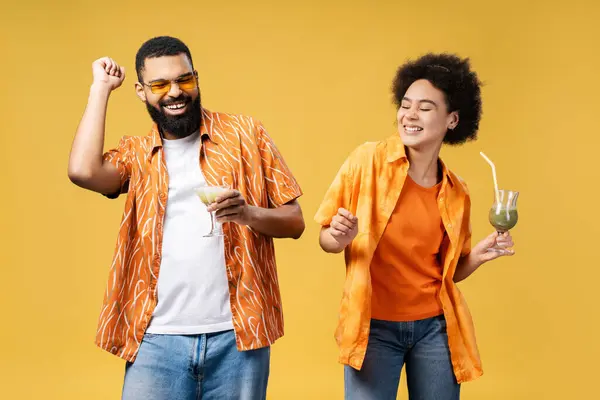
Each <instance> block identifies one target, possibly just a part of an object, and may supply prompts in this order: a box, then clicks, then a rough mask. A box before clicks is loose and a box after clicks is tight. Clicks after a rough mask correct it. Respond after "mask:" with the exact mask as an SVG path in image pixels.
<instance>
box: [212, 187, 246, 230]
mask: <svg viewBox="0 0 600 400" xmlns="http://www.w3.org/2000/svg"><path fill="white" fill-rule="evenodd" d="M207 211H208V212H213V211H216V213H215V215H216V216H217V221H218V222H221V223H222V222H235V223H238V224H240V225H249V224H250V222H251V219H252V215H251V214H252V212H251V211H250V206H249V205H248V204H247V203H246V199H244V196H242V194H241V193H240V192H239V191H237V190H233V189H229V190H227V191H226V192H225V193H223V194H222V195H219V196H218V197H217V198H216V199H215V202H214V203H212V204H211V205H210V206H208V208H207Z"/></svg>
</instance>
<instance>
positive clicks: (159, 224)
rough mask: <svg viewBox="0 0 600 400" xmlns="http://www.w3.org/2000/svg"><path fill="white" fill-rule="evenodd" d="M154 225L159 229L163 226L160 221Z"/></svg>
mask: <svg viewBox="0 0 600 400" xmlns="http://www.w3.org/2000/svg"><path fill="white" fill-rule="evenodd" d="M156 227H157V228H158V229H159V230H162V228H163V225H162V223H160V222H159V223H158V224H157V225H156Z"/></svg>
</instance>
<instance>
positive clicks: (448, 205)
mask: <svg viewBox="0 0 600 400" xmlns="http://www.w3.org/2000/svg"><path fill="white" fill-rule="evenodd" d="M480 85H481V83H480V81H479V79H478V77H477V75H476V74H475V72H473V71H471V68H470V65H469V60H468V59H460V58H459V57H457V56H455V55H450V54H427V55H425V56H423V57H421V58H419V59H418V60H416V61H412V62H408V63H406V64H405V65H403V66H401V67H400V68H399V70H398V72H397V74H396V77H395V79H394V83H393V94H394V99H395V103H396V105H397V107H398V113H397V122H398V134H394V135H393V136H392V137H389V138H388V139H386V140H384V141H380V142H369V143H365V144H363V145H362V146H359V147H358V148H357V149H356V150H355V151H353V152H352V154H351V155H350V156H349V157H348V159H347V160H346V161H345V163H344V164H343V165H342V167H341V169H340V171H339V172H338V175H337V176H336V178H335V180H334V182H333V183H332V185H331V187H330V188H329V190H328V192H327V194H326V195H325V199H324V200H323V203H322V204H321V207H320V208H319V210H318V212H317V214H316V217H315V219H316V220H317V222H318V223H320V224H321V225H322V229H321V233H320V238H319V242H320V245H321V248H322V249H323V250H324V251H326V252H329V253H339V252H341V251H342V250H345V251H346V266H347V268H346V282H345V285H344V294H343V298H342V303H341V310H340V319H339V324H338V329H337V331H336V339H337V342H338V345H339V348H340V362H342V363H344V364H346V365H345V370H344V381H345V393H346V394H345V397H346V399H377V400H385V399H395V398H396V394H397V391H398V383H399V380H400V371H401V369H402V366H403V365H404V364H406V374H407V376H406V377H407V382H408V391H409V394H410V398H411V399H432V400H433V399H436V400H438V399H448V400H454V399H459V396H460V384H461V383H462V382H466V381H469V380H472V379H475V378H477V377H478V376H480V375H481V374H482V369H481V362H480V360H479V354H478V350H477V345H476V343H475V336H474V329H473V324H472V320H471V316H470V314H469V311H468V308H467V305H466V304H465V302H464V299H463V297H462V295H461V294H460V291H459V290H458V288H457V286H456V282H458V281H461V280H463V279H465V278H467V277H468V276H469V275H471V274H472V273H473V272H475V270H477V269H478V268H479V267H480V266H481V265H482V264H484V263H485V262H487V261H490V260H493V259H495V258H498V257H500V256H504V255H512V254H513V252H512V250H508V249H509V248H510V247H512V246H513V241H512V238H511V236H510V235H509V234H504V235H498V234H497V233H492V234H491V235H489V236H488V237H487V238H485V239H483V240H482V241H481V242H479V243H478V244H477V245H476V246H474V247H473V248H471V231H470V223H469V218H470V199H469V194H468V191H467V188H466V185H465V183H464V182H463V181H462V180H461V179H460V178H459V177H458V176H457V175H455V174H454V173H452V172H451V171H450V170H449V169H448V168H447V167H446V166H445V165H444V164H443V163H442V161H441V160H440V158H439V153H440V148H441V147H442V144H444V143H445V144H448V145H460V144H462V143H465V142H466V141H468V140H473V139H475V138H476V135H477V130H478V127H479V120H480V117H481V93H480ZM496 246H498V247H500V248H504V249H505V250H501V251H492V248H494V247H496Z"/></svg>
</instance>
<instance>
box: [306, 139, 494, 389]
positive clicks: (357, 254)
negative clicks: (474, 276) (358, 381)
mask: <svg viewBox="0 0 600 400" xmlns="http://www.w3.org/2000/svg"><path fill="white" fill-rule="evenodd" d="M408 166H409V162H408V159H407V157H406V153H405V150H404V145H403V143H402V141H401V139H400V136H399V135H398V134H395V135H393V136H391V137H390V138H388V139H387V140H385V141H381V142H371V143H365V144H364V145H362V146H359V147H358V148H357V149H356V150H355V151H354V152H352V154H351V155H350V156H349V157H348V159H347V160H346V161H345V162H344V164H343V165H342V167H341V169H340V171H339V172H338V174H337V176H336V178H335V180H334V181H333V183H332V184H331V186H330V188H329V190H328V191H327V193H326V195H325V198H324V200H323V202H322V204H321V206H320V208H319V210H318V211H317V214H316V215H315V220H316V221H317V222H318V223H319V224H321V225H322V226H327V225H329V224H330V223H331V219H332V218H333V216H334V215H336V213H337V210H338V208H340V207H343V208H345V209H347V210H349V211H350V212H351V213H353V214H354V215H356V216H357V217H358V234H357V236H356V238H355V239H354V240H353V241H352V243H350V245H348V247H346V249H345V260H346V282H345V284H344V292H343V295H342V301H341V307H340V312H339V321H338V327H337V330H336V334H335V337H336V340H337V343H338V346H339V349H340V357H339V360H340V362H341V363H343V364H348V365H350V366H352V367H353V368H355V369H360V368H361V367H362V363H363V360H364V357H365V353H366V350H367V343H368V340H369V323H370V320H371V295H372V286H371V273H370V265H371V261H372V259H373V255H374V253H375V249H376V248H377V245H378V243H379V241H380V240H381V237H382V235H383V232H384V230H385V228H386V226H387V224H388V221H389V219H390V216H391V215H392V213H393V212H394V209H395V207H396V204H397V202H398V199H399V197H400V192H401V191H402V186H403V185H404V181H405V179H406V176H407V175H408ZM442 169H443V171H442V172H443V181H442V186H441V188H440V192H439V196H438V208H439V211H440V215H441V217H442V223H443V224H444V228H445V230H446V232H447V237H448V240H444V241H443V242H442V246H441V249H440V254H441V265H442V283H441V288H440V290H439V300H440V303H441V305H442V309H443V313H444V317H445V319H446V322H447V332H448V345H449V346H450V354H451V359H452V366H453V370H454V374H455V377H456V379H457V380H458V382H459V383H460V382H466V381H469V380H472V379H475V378H477V377H479V376H480V375H481V374H482V373H483V371H482V368H481V361H480V358H479V351H478V349H477V344H476V341H475V331H474V327H473V321H472V319H471V315H470V313H469V309H468V307H467V304H466V302H465V300H464V298H463V296H462V294H461V292H460V291H459V289H458V287H457V286H456V284H455V283H454V279H453V278H454V272H455V271H456V265H457V263H458V261H459V259H460V257H461V256H464V255H467V254H469V252H470V251H471V226H470V221H469V218H470V213H471V201H470V197H469V194H468V191H467V187H466V185H465V184H464V182H463V181H462V180H460V179H459V178H458V177H457V176H456V175H454V174H453V173H452V172H450V171H449V170H448V169H447V168H446V166H445V165H443V164H442Z"/></svg>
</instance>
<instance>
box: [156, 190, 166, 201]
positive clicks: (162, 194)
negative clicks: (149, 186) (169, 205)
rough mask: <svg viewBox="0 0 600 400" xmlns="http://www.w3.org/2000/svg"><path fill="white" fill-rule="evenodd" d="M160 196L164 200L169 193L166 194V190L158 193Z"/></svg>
mask: <svg viewBox="0 0 600 400" xmlns="http://www.w3.org/2000/svg"><path fill="white" fill-rule="evenodd" d="M158 197H159V198H160V199H161V200H164V199H165V198H166V197H167V195H166V194H165V192H160V194H159V195H158Z"/></svg>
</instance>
